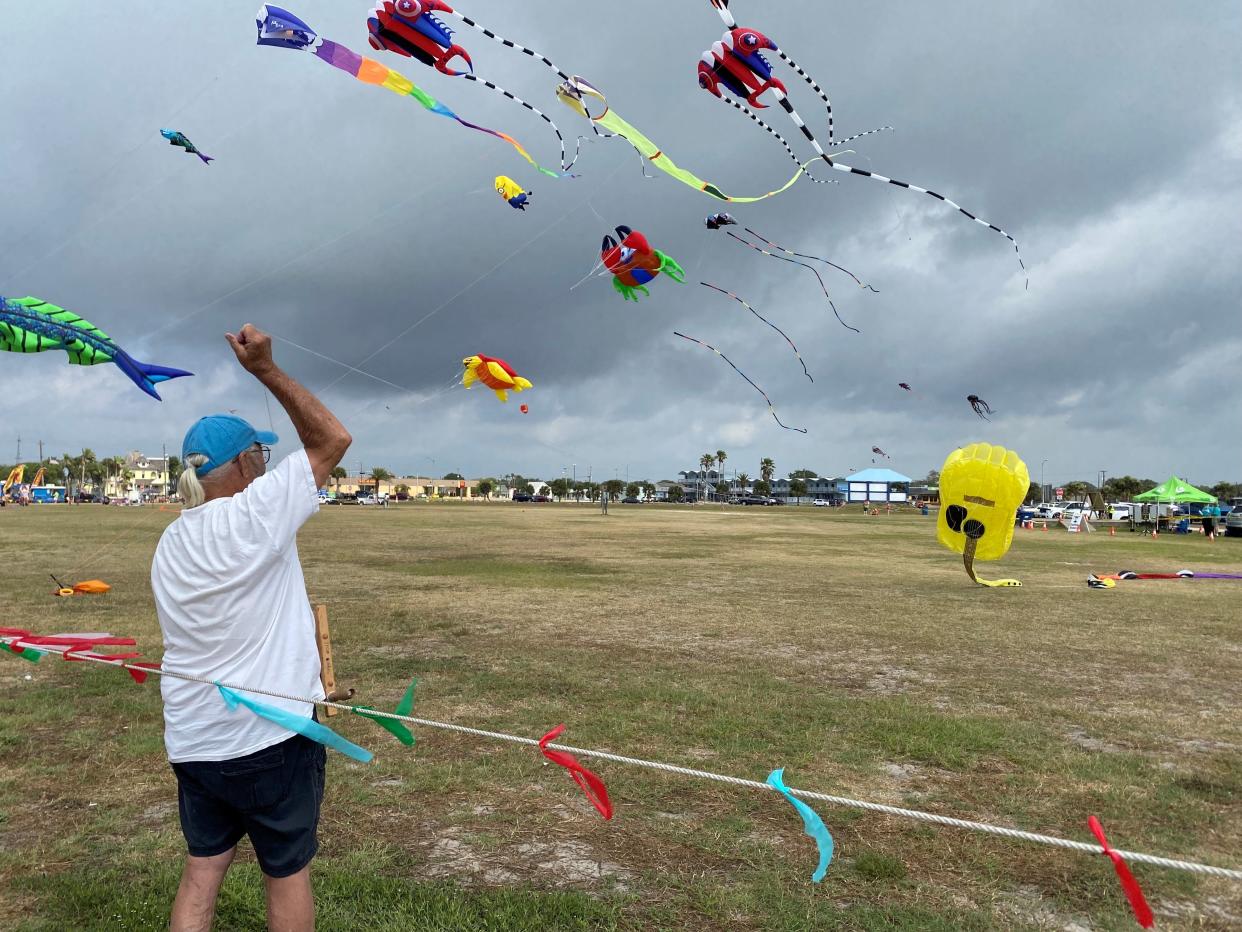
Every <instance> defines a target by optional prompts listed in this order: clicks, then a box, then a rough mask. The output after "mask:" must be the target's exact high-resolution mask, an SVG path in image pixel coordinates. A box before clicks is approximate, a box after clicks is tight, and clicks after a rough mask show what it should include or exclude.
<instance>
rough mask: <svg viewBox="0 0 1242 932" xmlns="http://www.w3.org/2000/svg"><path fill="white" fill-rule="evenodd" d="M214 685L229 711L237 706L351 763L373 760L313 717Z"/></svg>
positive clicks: (362, 750) (371, 755) (217, 684)
mask: <svg viewBox="0 0 1242 932" xmlns="http://www.w3.org/2000/svg"><path fill="white" fill-rule="evenodd" d="M215 686H216V689H218V690H220V695H221V696H222V697H224V701H225V703H227V704H228V707H229V708H230V709H234V710H236V709H237V707H238V706H239V705H244V706H245V707H246V708H247V709H249V710H250V711H251V712H253V713H254V714H255V715H257V716H259V718H265V719H267V720H268V721H269V722H273V723H274V724H276V725H279V726H280V727H281V728H287V729H288V730H289V731H293V732H296V733H297V734H299V735H302V736H303V737H306V738H310V739H311V740H312V741H317V742H319V743H320V744H322V745H324V746H325V747H329V748H332V749H333V750H334V751H340V752H341V753H342V754H344V755H345V756H346V757H352V758H353V759H354V760H356V761H361V762H362V763H364V764H367V763H370V761H371V758H372V757H374V755H373V754H372V753H371V752H370V751H368V750H367V749H366V748H360V747H358V745H356V744H354V743H353V742H352V741H347V740H346V739H345V738H342V737H341V736H340V735H338V734H337V733H336V732H335V731H333V730H332V729H331V728H329V727H328V726H327V725H320V724H319V723H318V722H317V721H315V720H314V719H313V718H307V717H305V716H302V715H297V714H296V713H294V712H290V711H288V710H287V709H278V708H276V706H273V705H268V704H267V703H265V702H258V701H256V700H254V699H249V698H247V697H246V696H243V695H242V694H241V693H239V692H235V691H234V690H232V689H229V688H228V687H227V686H221V685H220V684H219V683H216V684H215Z"/></svg>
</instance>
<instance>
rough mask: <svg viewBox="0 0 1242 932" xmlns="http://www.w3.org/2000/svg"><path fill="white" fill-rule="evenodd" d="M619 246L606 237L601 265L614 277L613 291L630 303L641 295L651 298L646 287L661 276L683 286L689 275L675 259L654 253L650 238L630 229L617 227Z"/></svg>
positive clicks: (601, 251)
mask: <svg viewBox="0 0 1242 932" xmlns="http://www.w3.org/2000/svg"><path fill="white" fill-rule="evenodd" d="M617 236H618V237H619V238H620V242H618V241H617V240H616V239H613V238H612V236H611V235H609V236H605V237H604V242H603V245H602V246H601V247H600V261H602V262H603V263H604V266H605V268H607V269H608V271H609V272H611V273H612V287H613V288H615V289H616V291H617V294H619V295H621V297H623V298H625V300H627V301H637V300H638V293H639V292H640V291H641V292H642V293H643V294H645V295H647V296H650V295H651V292H650V291H648V290H647V287H646V286H647V283H648V282H649V281H651V280H652V279H654V278H655V277H656V276H657V275H659V274H660V273H661V272H664V273H666V274H667V275H668V277H669V278H671V279H672V280H673V281H675V282H678V283H684V282H685V280H686V273H685V271H683V269H682V267H681V266H680V265H678V264H677V261H676V260H675V259H672V258H671V257H669V256H666V255H665V254H664V253H662V252H660V250H658V249H652V248H651V244H650V243H648V242H647V237H645V236H643V234H641V233H639V232H637V231H636V230H631V229H630V228H629V227H626V226H620V227H617Z"/></svg>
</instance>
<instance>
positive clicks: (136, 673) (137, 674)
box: [125, 663, 160, 686]
mask: <svg viewBox="0 0 1242 932" xmlns="http://www.w3.org/2000/svg"><path fill="white" fill-rule="evenodd" d="M134 667H142V668H143V669H141V670H135V669H134ZM159 668H160V665H159V664H158V663H131V664H129V665H128V666H126V667H125V672H126V673H128V674H129V675H130V676H131V677H133V680H134V682H135V683H137V684H138V685H139V686H141V685H142V684H143V683H145V682H146V681H147V676H148V674H147V672H146V671H147V670H158V669H159Z"/></svg>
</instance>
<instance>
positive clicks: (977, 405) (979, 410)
mask: <svg viewBox="0 0 1242 932" xmlns="http://www.w3.org/2000/svg"><path fill="white" fill-rule="evenodd" d="M966 400H967V401H969V402H970V407H971V410H972V411H974V412H975V414H977V415H979V417H981V418H983V419H984V420H985V421H987V420H990V418H988V415H989V414H993V413H995V412H993V410H992V409H991V408H990V407H988V403H987V402H986V401H984V400H983V399H982V398H980V397H979V396H978V395H967V396H966Z"/></svg>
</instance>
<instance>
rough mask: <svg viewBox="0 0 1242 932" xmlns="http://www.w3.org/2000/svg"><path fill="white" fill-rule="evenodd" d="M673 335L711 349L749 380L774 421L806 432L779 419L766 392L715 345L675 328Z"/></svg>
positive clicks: (782, 425) (794, 429)
mask: <svg viewBox="0 0 1242 932" xmlns="http://www.w3.org/2000/svg"><path fill="white" fill-rule="evenodd" d="M673 336H675V337H681V338H682V339H683V340H689V341H690V342H691V343H697V344H699V346H702V347H706V348H707V349H709V350H711V351H712V352H713V353H715V354H716V355H717V356H719V357H720V358H721V359H723V360H724V361H725V362H727V363H728V364H729V365H730V366H731V367H732V369H733V371H734V372H736V373H737V374H738V375H740V376H741V377H742V378H744V379H745V380H746V381H747V382H749V383H750V387H751V388H753V389H754V390H755V391H757V392H758V393H759V394H760V395H762V396H763V400H764V401H766V402H767V403H768V412H769V413H770V414H771V415H772V420H774V421H776V423H777V424H780V426H781V427H783V428H785V430H792V431H796V432H797V433H799V434H805V433H806V428H805V427H790V426H789V425H788V424H785V423H783V422H782V421H781V419H780V418H779V417H777V415H776V406H775V405H773V404H772V399H771V398H769V397H768V393H767V392H765V391H764V390H763V389H762V388H760V387H759V386H758V385H756V384H755V383H754V382H752V381H751V379H750V376H748V375H747V374H746V373H745V372H743V371H742V370H741V369H739V368H738V367H737V366H735V365H734V364H733V360H731V359H730V358H729V357H728V356H726V355H725V354H724V353H722V352H720V350H718V349H716V347H714V346H712V345H711V344H710V343H704V342H703V341H702V340H696V339H695V338H694V337H689V336H686V335H685V334H684V333H678V332H677V331H676V330H674V331H673Z"/></svg>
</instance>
